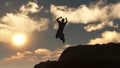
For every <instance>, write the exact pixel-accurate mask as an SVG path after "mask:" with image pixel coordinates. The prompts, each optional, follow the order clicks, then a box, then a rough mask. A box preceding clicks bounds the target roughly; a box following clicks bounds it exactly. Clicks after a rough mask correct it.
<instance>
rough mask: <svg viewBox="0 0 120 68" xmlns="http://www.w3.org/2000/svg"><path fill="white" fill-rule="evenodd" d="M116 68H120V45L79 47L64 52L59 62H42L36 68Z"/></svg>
mask: <svg viewBox="0 0 120 68" xmlns="http://www.w3.org/2000/svg"><path fill="white" fill-rule="evenodd" d="M88 67H89V68H105V67H106V68H116V67H120V44H119V43H108V44H103V45H99V44H97V45H94V46H91V45H79V46H74V47H69V48H67V49H65V50H64V51H63V53H62V54H61V56H60V58H59V59H58V61H47V62H41V63H40V64H37V65H35V67H34V68H88Z"/></svg>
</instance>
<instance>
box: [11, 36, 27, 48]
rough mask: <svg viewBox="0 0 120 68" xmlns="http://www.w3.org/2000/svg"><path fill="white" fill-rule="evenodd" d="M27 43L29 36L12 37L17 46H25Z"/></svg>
mask: <svg viewBox="0 0 120 68" xmlns="http://www.w3.org/2000/svg"><path fill="white" fill-rule="evenodd" d="M26 41H27V36H26V35H25V34H15V35H13V37H12V42H13V44H14V45H15V46H23V45H24V44H25V43H26Z"/></svg>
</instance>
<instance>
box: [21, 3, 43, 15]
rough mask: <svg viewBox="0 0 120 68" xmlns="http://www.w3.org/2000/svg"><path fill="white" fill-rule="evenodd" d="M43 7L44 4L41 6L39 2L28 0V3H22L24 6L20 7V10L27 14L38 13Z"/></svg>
mask: <svg viewBox="0 0 120 68" xmlns="http://www.w3.org/2000/svg"><path fill="white" fill-rule="evenodd" d="M42 8H43V6H41V7H39V6H38V5H37V3H35V2H31V1H30V2H28V4H26V5H22V7H21V8H20V11H21V12H23V13H25V14H28V13H36V12H39V11H40V10H41V9H42Z"/></svg>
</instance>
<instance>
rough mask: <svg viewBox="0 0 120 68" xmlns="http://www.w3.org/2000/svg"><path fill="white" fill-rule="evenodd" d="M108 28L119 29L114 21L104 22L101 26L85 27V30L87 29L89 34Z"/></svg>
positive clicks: (91, 25) (90, 25)
mask: <svg viewBox="0 0 120 68" xmlns="http://www.w3.org/2000/svg"><path fill="white" fill-rule="evenodd" d="M106 26H110V27H114V28H118V25H117V24H114V23H113V21H106V22H105V21H104V22H102V23H100V24H89V25H87V26H85V27H84V29H86V30H87V31H88V32H90V31H95V30H99V29H102V28H104V27H106Z"/></svg>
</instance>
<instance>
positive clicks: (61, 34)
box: [56, 17, 67, 43]
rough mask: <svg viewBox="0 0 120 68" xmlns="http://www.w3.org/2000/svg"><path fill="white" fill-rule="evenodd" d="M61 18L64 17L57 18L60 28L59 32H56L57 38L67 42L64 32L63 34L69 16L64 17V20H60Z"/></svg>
mask: <svg viewBox="0 0 120 68" xmlns="http://www.w3.org/2000/svg"><path fill="white" fill-rule="evenodd" d="M61 18H62V17H59V18H57V22H58V24H59V28H58V30H57V33H56V38H60V40H62V42H63V43H65V37H64V34H63V29H64V27H65V25H66V23H67V18H62V20H61V21H60V19H61ZM65 20H66V21H65Z"/></svg>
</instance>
